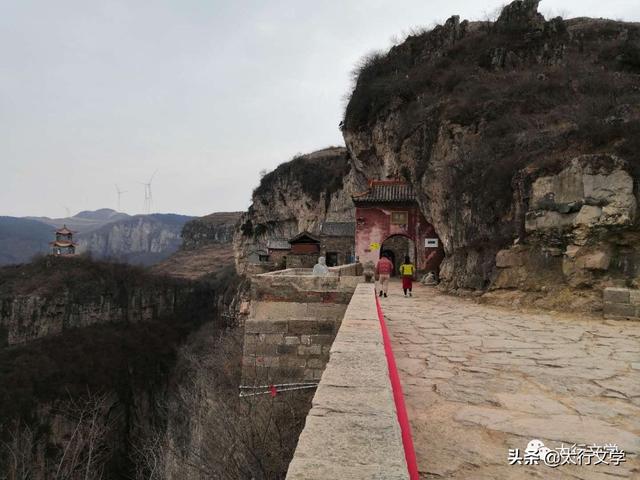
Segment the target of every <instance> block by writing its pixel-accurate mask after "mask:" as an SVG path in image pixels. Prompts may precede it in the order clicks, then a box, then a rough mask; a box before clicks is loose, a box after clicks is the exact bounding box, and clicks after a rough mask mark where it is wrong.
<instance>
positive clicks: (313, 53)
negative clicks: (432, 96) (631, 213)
mask: <svg viewBox="0 0 640 480" xmlns="http://www.w3.org/2000/svg"><path fill="white" fill-rule="evenodd" d="M504 3H505V1H504V0H500V1H494V0H486V1H482V2H478V1H471V0H449V1H447V2H442V1H432V0H393V1H392V0H389V1H381V0H327V1H322V2H318V1H310V0H275V1H271V0H262V1H259V0H255V1H242V0H238V1H231V0H227V1H217V0H154V1H150V0H128V1H115V0H113V1H112V0H100V1H97V0H93V1H91V0H88V1H87V0H77V1H76V0H74V1H70V0H56V1H55V2H52V1H50V0H40V1H35V0H0V9H1V10H0V167H1V168H0V215H12V216H27V215H34V216H42V215H46V216H50V217H62V216H66V215H67V211H70V212H71V214H74V213H77V212H78V211H81V210H93V209H97V208H103V207H108V208H117V193H116V184H117V185H118V186H119V188H120V189H121V190H122V191H125V192H126V193H123V194H122V196H121V208H120V210H122V211H125V212H127V213H130V214H136V213H142V212H143V207H144V186H143V185H142V182H147V181H148V180H149V178H150V177H151V176H152V175H153V173H154V172H156V171H157V173H156V175H155V177H154V179H153V183H152V193H153V204H152V210H153V211H155V212H165V213H166V212H173V213H181V214H186V215H205V214H208V213H212V212H215V211H231V210H244V209H246V208H247V207H248V205H249V204H250V200H251V191H252V190H253V188H254V187H255V186H256V185H257V184H258V182H259V178H260V177H259V173H260V171H261V170H265V169H266V170H271V169H273V168H275V167H276V166H277V165H279V164H280V163H282V162H285V161H287V160H288V159H290V158H291V157H293V156H294V155H296V154H297V153H306V152H311V151H313V150H317V149H319V148H323V147H326V146H329V145H342V144H343V140H342V135H341V133H340V131H339V129H338V124H339V122H340V120H341V118H342V113H343V110H344V106H345V98H346V96H347V95H348V93H349V92H350V90H351V86H352V75H351V72H352V70H353V68H354V66H355V65H356V64H357V63H358V61H359V60H360V59H361V58H362V57H363V56H364V55H366V54H367V53H369V52H371V51H373V50H387V49H388V48H390V46H391V45H392V44H393V41H394V39H396V41H397V39H398V38H402V36H403V35H406V34H407V33H408V32H409V31H410V29H411V28H414V27H427V28H431V27H433V26H434V25H436V24H439V23H443V22H444V21H445V20H446V19H447V18H448V17H450V16H451V15H460V17H461V19H469V20H480V19H487V18H492V16H494V15H495V13H496V12H497V10H498V8H499V7H500V6H501V5H504ZM540 11H541V12H542V13H543V14H544V15H545V16H556V15H561V16H563V17H565V18H571V17H577V16H591V17H608V18H613V19H622V20H627V21H640V2H638V1H637V0H609V1H607V2H602V1H601V0H565V1H559V0H543V1H542V2H541V4H540Z"/></svg>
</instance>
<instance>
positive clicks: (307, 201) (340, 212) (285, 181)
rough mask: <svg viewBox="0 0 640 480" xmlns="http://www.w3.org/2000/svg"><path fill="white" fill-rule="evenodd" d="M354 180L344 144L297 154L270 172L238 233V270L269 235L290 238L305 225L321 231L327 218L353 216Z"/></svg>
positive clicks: (264, 245)
mask: <svg viewBox="0 0 640 480" xmlns="http://www.w3.org/2000/svg"><path fill="white" fill-rule="evenodd" d="M355 182H356V178H355V177H354V176H353V175H352V172H351V164H350V162H349V155H348V153H347V150H346V149H345V148H342V147H331V148H326V149H324V150H319V151H317V152H313V153H310V154H307V155H301V156H298V157H296V158H294V159H293V160H291V161H289V162H286V163H284V164H282V165H280V166H279V167H278V168H277V169H275V170H274V171H272V172H270V173H268V174H267V175H265V176H264V177H263V178H262V180H261V182H260V185H259V186H258V187H257V188H256V189H255V190H254V192H253V197H252V204H251V207H249V210H248V211H247V212H246V213H244V214H243V215H242V218H241V220H240V226H239V228H238V230H237V232H236V234H235V238H234V250H235V256H236V266H237V268H238V271H239V272H243V271H244V268H245V265H246V263H247V261H248V258H249V256H250V255H251V254H252V253H254V252H257V251H259V250H262V249H265V247H266V244H267V242H268V240H270V239H283V238H284V239H289V238H291V237H293V236H295V235H297V234H298V233H299V232H302V231H304V230H307V231H309V232H312V233H318V230H319V228H320V226H321V224H322V222H323V221H353V218H354V207H353V203H352V201H351V193H352V192H354V191H355V190H357V189H356V186H355V185H356V183H355Z"/></svg>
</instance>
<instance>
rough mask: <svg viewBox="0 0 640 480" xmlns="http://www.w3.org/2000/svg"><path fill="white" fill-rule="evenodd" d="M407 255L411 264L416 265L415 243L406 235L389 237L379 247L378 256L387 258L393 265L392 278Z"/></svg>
mask: <svg viewBox="0 0 640 480" xmlns="http://www.w3.org/2000/svg"><path fill="white" fill-rule="evenodd" d="M407 255H408V256H409V260H410V261H411V263H413V264H414V265H416V242H415V241H414V240H413V239H412V238H410V237H408V236H406V235H402V234H396V235H390V236H388V237H387V238H386V239H385V241H384V242H382V245H381V246H380V256H381V257H382V256H387V257H388V258H389V260H391V263H393V267H394V268H393V274H392V275H393V276H395V275H397V274H398V272H399V271H400V265H402V264H403V263H404V257H405V256H407Z"/></svg>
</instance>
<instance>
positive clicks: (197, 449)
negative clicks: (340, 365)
mask: <svg viewBox="0 0 640 480" xmlns="http://www.w3.org/2000/svg"><path fill="white" fill-rule="evenodd" d="M241 340H242V336H241V335H240V334H239V333H238V332H237V331H236V332H235V333H231V334H229V333H228V334H226V335H222V336H220V335H216V334H215V332H209V334H206V333H202V332H201V333H200V334H198V341H197V342H196V343H195V344H192V345H191V346H190V347H188V348H185V349H183V351H182V352H181V362H180V363H181V365H180V367H179V368H178V371H177V373H178V374H179V375H180V378H181V381H180V384H179V386H178V387H177V388H176V389H175V390H174V394H173V395H172V396H171V398H170V399H169V400H168V402H167V403H166V404H165V405H164V406H163V408H165V409H166V414H167V417H168V422H167V425H166V428H165V429H164V431H156V432H153V433H152V434H151V435H149V436H148V437H147V438H146V440H145V442H143V444H141V445H139V446H137V448H136V457H137V458H136V459H137V461H139V462H140V465H139V469H138V470H139V472H138V474H139V475H138V477H137V478H138V479H140V480H142V479H145V480H146V479H150V480H161V479H162V480H164V479H178V478H180V479H184V480H200V479H221V480H222V479H225V480H227V479H229V480H231V479H238V480H239V479H243V480H244V479H256V480H258V479H277V478H284V475H285V474H286V469H287V466H288V463H289V461H290V459H291V456H292V455H293V451H294V449H295V446H296V443H297V438H298V435H299V433H300V431H301V429H302V427H303V426H304V419H305V417H306V413H307V412H308V410H309V406H310V398H311V395H312V393H311V392H309V391H302V392H287V394H282V395H278V396H276V397H275V398H274V397H271V396H269V395H259V396H254V397H245V398H240V397H239V395H238V386H239V381H240V368H239V367H240V360H241V354H242V342H241Z"/></svg>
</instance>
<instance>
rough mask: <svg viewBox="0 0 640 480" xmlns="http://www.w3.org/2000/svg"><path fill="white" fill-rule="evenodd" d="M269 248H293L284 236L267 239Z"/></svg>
mask: <svg viewBox="0 0 640 480" xmlns="http://www.w3.org/2000/svg"><path fill="white" fill-rule="evenodd" d="M267 248H268V249H270V250H291V245H290V244H289V240H286V239H284V238H272V239H271V240H267Z"/></svg>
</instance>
